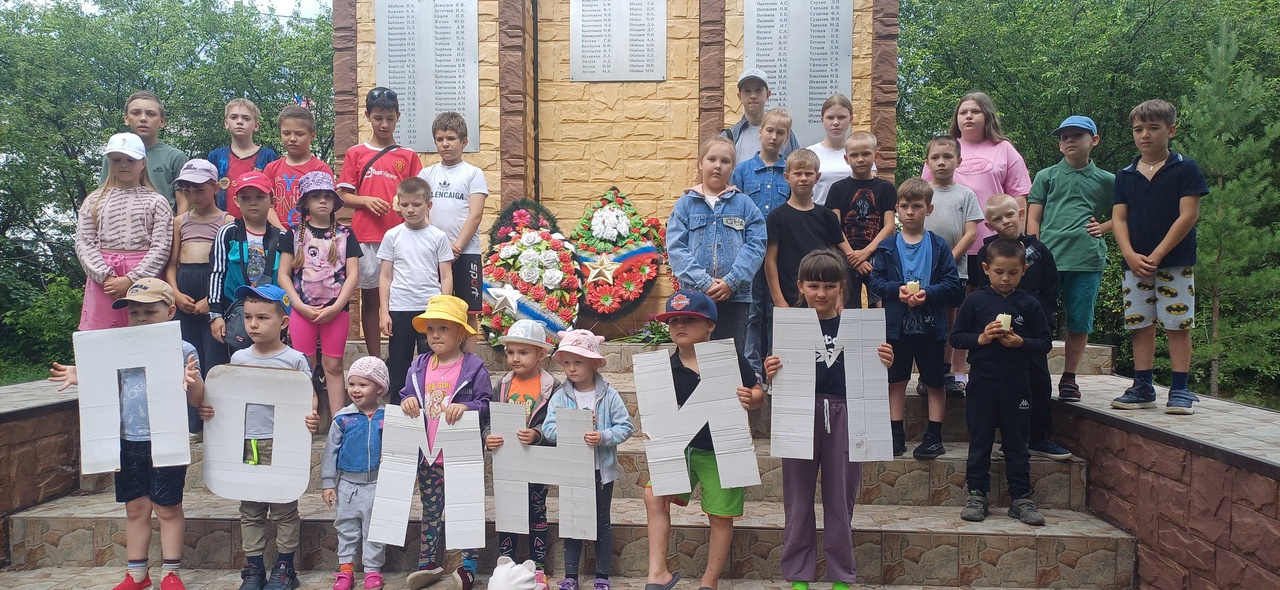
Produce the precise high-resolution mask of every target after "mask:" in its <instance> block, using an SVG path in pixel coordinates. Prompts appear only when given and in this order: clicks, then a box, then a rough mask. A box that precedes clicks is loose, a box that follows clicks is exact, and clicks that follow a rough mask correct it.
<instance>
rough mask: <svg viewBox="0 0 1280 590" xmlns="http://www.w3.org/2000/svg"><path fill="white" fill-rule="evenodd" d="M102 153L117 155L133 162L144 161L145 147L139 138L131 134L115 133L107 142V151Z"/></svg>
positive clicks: (145, 155)
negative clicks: (128, 158)
mask: <svg viewBox="0 0 1280 590" xmlns="http://www.w3.org/2000/svg"><path fill="white" fill-rule="evenodd" d="M103 153H106V154H110V153H118V154H124V155H126V156H129V157H130V158H133V159H135V160H145V159H146V157H147V146H146V144H144V143H142V138H141V137H138V136H137V135H135V134H133V133H117V134H115V135H112V136H111V139H108V140H107V149H106V150H105V151H104V152H103Z"/></svg>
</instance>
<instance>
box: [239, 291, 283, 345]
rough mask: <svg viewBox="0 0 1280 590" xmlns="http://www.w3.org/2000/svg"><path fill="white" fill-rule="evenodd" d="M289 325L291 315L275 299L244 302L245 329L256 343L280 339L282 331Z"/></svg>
mask: <svg viewBox="0 0 1280 590" xmlns="http://www.w3.org/2000/svg"><path fill="white" fill-rule="evenodd" d="M288 325H289V316H287V315H285V314H284V309H283V308H281V307H280V304H279V303H276V302H274V301H258V300H255V299H249V300H246V301H245V302H244V329H245V331H246V332H248V333H249V339H251V340H253V343H254V344H268V343H275V342H279V341H280V333H281V332H283V331H284V329H285V327H287V326H288Z"/></svg>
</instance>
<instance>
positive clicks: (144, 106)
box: [124, 98, 164, 140]
mask: <svg viewBox="0 0 1280 590" xmlns="http://www.w3.org/2000/svg"><path fill="white" fill-rule="evenodd" d="M124 124H125V125H128V126H129V129H132V130H133V132H134V133H136V134H138V137H141V138H142V139H143V140H152V139H155V138H156V135H157V134H159V133H160V129H161V128H163V127H164V115H161V114H160V103H158V102H156V101H154V100H151V99H150V98H139V99H137V100H135V101H133V102H131V103H129V106H128V107H127V108H126V109H125V111H124Z"/></svg>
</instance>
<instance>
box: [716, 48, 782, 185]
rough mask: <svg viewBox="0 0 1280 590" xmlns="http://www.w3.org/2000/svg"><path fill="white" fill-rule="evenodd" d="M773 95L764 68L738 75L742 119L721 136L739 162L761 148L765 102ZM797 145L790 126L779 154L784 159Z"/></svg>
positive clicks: (753, 69)
mask: <svg viewBox="0 0 1280 590" xmlns="http://www.w3.org/2000/svg"><path fill="white" fill-rule="evenodd" d="M770 94H772V93H771V92H769V76H768V74H765V73H764V70H761V69H758V68H750V69H747V70H744V71H743V72H742V75H741V76H738V101H739V102H741V103H742V120H741V121H738V122H737V123H735V124H734V125H733V127H730V128H728V129H725V130H724V131H721V132H720V135H723V136H725V137H727V138H729V141H732V142H733V146H734V148H735V150H736V152H737V154H738V158H739V161H746V160H749V159H751V156H754V155H756V153H757V152H759V151H760V127H761V125H762V124H763V123H764V105H765V103H766V102H768V101H769V96H770ZM798 147H800V142H799V141H797V140H796V134H795V133H792V132H791V131H790V126H789V125H788V130H787V141H786V142H785V143H783V144H782V149H781V150H779V151H778V157H779V158H781V159H782V161H784V162H785V161H786V160H787V154H790V153H791V152H792V151H793V150H795V149H796V148H798ZM738 188H744V187H738Z"/></svg>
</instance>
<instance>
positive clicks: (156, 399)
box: [71, 322, 191, 473]
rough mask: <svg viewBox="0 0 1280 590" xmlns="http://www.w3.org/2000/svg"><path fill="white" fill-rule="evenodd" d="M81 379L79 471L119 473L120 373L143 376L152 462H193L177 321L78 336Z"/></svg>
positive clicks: (159, 464) (75, 338)
mask: <svg viewBox="0 0 1280 590" xmlns="http://www.w3.org/2000/svg"><path fill="white" fill-rule="evenodd" d="M71 340H72V343H73V344H74V346H75V351H76V372H77V374H78V376H79V380H80V385H79V389H80V471H81V472H83V473H109V472H112V471H116V470H117V469H120V379H119V376H118V375H119V370H120V369H133V368H141V369H143V370H145V371H146V374H147V416H148V421H149V424H150V427H151V462H152V464H153V465H155V466H156V467H170V466H174V465H189V464H191V444H190V442H189V441H188V440H187V427H186V424H187V395H186V389H185V388H184V387H183V372H184V369H185V367H186V359H183V358H182V331H181V328H180V327H179V326H178V322H163V323H159V324H152V325H148V326H134V327H128V328H112V329H110V330H93V331H90V332H76V333H75V334H73V335H72V337H71Z"/></svg>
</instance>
